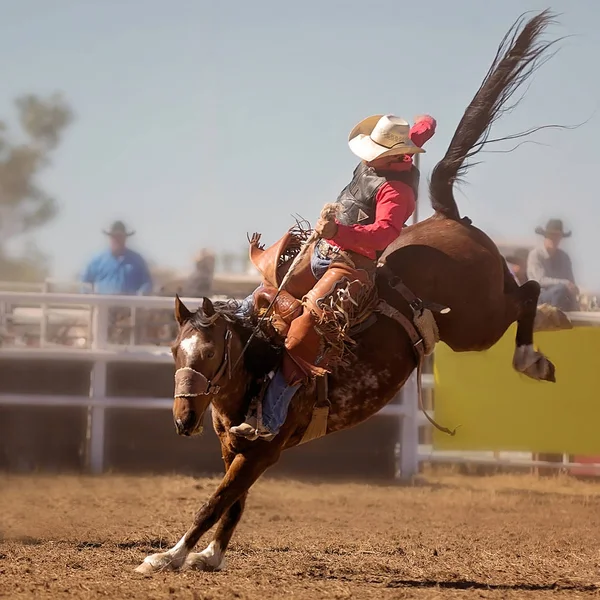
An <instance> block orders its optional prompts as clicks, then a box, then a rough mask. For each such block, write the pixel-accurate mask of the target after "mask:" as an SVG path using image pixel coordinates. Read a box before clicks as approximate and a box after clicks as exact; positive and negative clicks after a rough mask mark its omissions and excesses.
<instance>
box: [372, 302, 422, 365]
mask: <svg viewBox="0 0 600 600" xmlns="http://www.w3.org/2000/svg"><path fill="white" fill-rule="evenodd" d="M375 310H376V311H377V312H379V313H381V314H382V315H385V316H386V317H389V318H390V319H393V320H394V321H396V323H399V324H400V325H401V326H402V327H403V329H404V330H405V331H406V333H407V334H408V337H409V338H410V341H411V342H412V345H413V349H414V351H415V356H416V358H417V361H418V363H420V362H421V361H422V360H423V357H424V356H425V349H424V348H423V338H422V337H421V335H420V334H419V332H418V331H417V328H416V327H415V325H414V323H413V322H412V321H411V320H410V319H409V318H408V317H406V316H404V315H403V314H402V313H401V312H400V311H399V310H397V309H395V308H394V307H393V306H390V305H389V304H388V303H387V302H385V300H380V301H379V304H378V305H377V307H376V308H375Z"/></svg>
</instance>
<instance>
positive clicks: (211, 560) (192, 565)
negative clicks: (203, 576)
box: [181, 541, 225, 571]
mask: <svg viewBox="0 0 600 600" xmlns="http://www.w3.org/2000/svg"><path fill="white" fill-rule="evenodd" d="M181 568H182V570H187V569H190V570H193V571H222V570H223V569H224V568H225V558H224V556H223V553H222V552H221V549H220V548H219V546H218V545H217V543H216V542H214V541H213V542H211V543H210V544H209V545H208V547H207V548H206V549H205V550H203V551H202V552H191V553H190V554H188V555H187V558H186V559H185V562H184V563H183V566H182V567H181Z"/></svg>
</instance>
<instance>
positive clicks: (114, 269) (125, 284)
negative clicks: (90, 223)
mask: <svg viewBox="0 0 600 600" xmlns="http://www.w3.org/2000/svg"><path fill="white" fill-rule="evenodd" d="M104 233H105V234H106V235H107V236H108V237H109V239H110V247H109V249H108V250H105V251H104V252H101V253H100V254H98V255H97V256H95V257H94V258H93V259H92V260H91V262H90V263H89V264H88V266H87V267H86V269H85V271H84V272H83V275H82V278H81V279H82V281H83V282H84V283H90V284H92V285H93V288H94V293H95V294H116V295H145V294H149V293H151V292H152V277H151V276H150V271H149V270H148V265H147V264H146V261H145V260H144V259H143V258H142V256H141V255H140V254H138V253H137V252H134V251H133V250H130V249H129V248H127V238H128V237H130V236H132V235H133V234H134V233H135V232H134V231H127V228H126V227H125V224H124V223H123V222H122V221H115V222H114V223H113V225H112V227H111V228H110V230H109V231H105V232H104Z"/></svg>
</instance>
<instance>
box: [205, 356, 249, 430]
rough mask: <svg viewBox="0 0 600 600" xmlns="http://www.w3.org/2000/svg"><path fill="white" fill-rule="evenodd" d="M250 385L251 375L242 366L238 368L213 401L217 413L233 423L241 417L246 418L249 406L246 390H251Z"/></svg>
mask: <svg viewBox="0 0 600 600" xmlns="http://www.w3.org/2000/svg"><path fill="white" fill-rule="evenodd" d="M249 383H250V374H249V373H248V372H247V371H246V370H245V369H244V367H243V366H242V365H240V366H238V368H237V369H236V372H235V373H232V374H231V378H230V379H228V380H227V381H226V382H224V383H223V385H222V386H221V388H220V390H219V393H218V394H216V396H215V398H214V399H213V401H212V405H213V408H214V409H215V410H216V412H217V413H219V414H220V415H222V416H224V417H226V418H228V419H230V420H232V421H234V420H237V419H239V417H240V415H242V416H245V411H246V409H247V404H248V402H247V400H248V399H247V398H246V390H247V389H248V388H249ZM242 413H243V414H242Z"/></svg>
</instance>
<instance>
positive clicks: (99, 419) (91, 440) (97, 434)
mask: <svg viewBox="0 0 600 600" xmlns="http://www.w3.org/2000/svg"><path fill="white" fill-rule="evenodd" d="M108 311H109V307H108V306H107V305H105V304H100V305H99V306H96V307H95V310H94V322H93V328H92V348H93V349H94V350H105V349H106V342H107V337H108ZM106 367H107V365H106V361H105V360H96V361H95V362H94V364H93V366H92V372H91V375H90V397H92V398H94V399H95V400H96V401H97V400H101V401H102V400H104V399H105V398H106V371H107V368H106ZM104 411H105V408H104V406H98V405H95V406H92V407H89V408H88V456H89V467H90V470H91V472H92V473H95V474H98V473H102V471H103V470H104V433H105V414H104Z"/></svg>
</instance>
